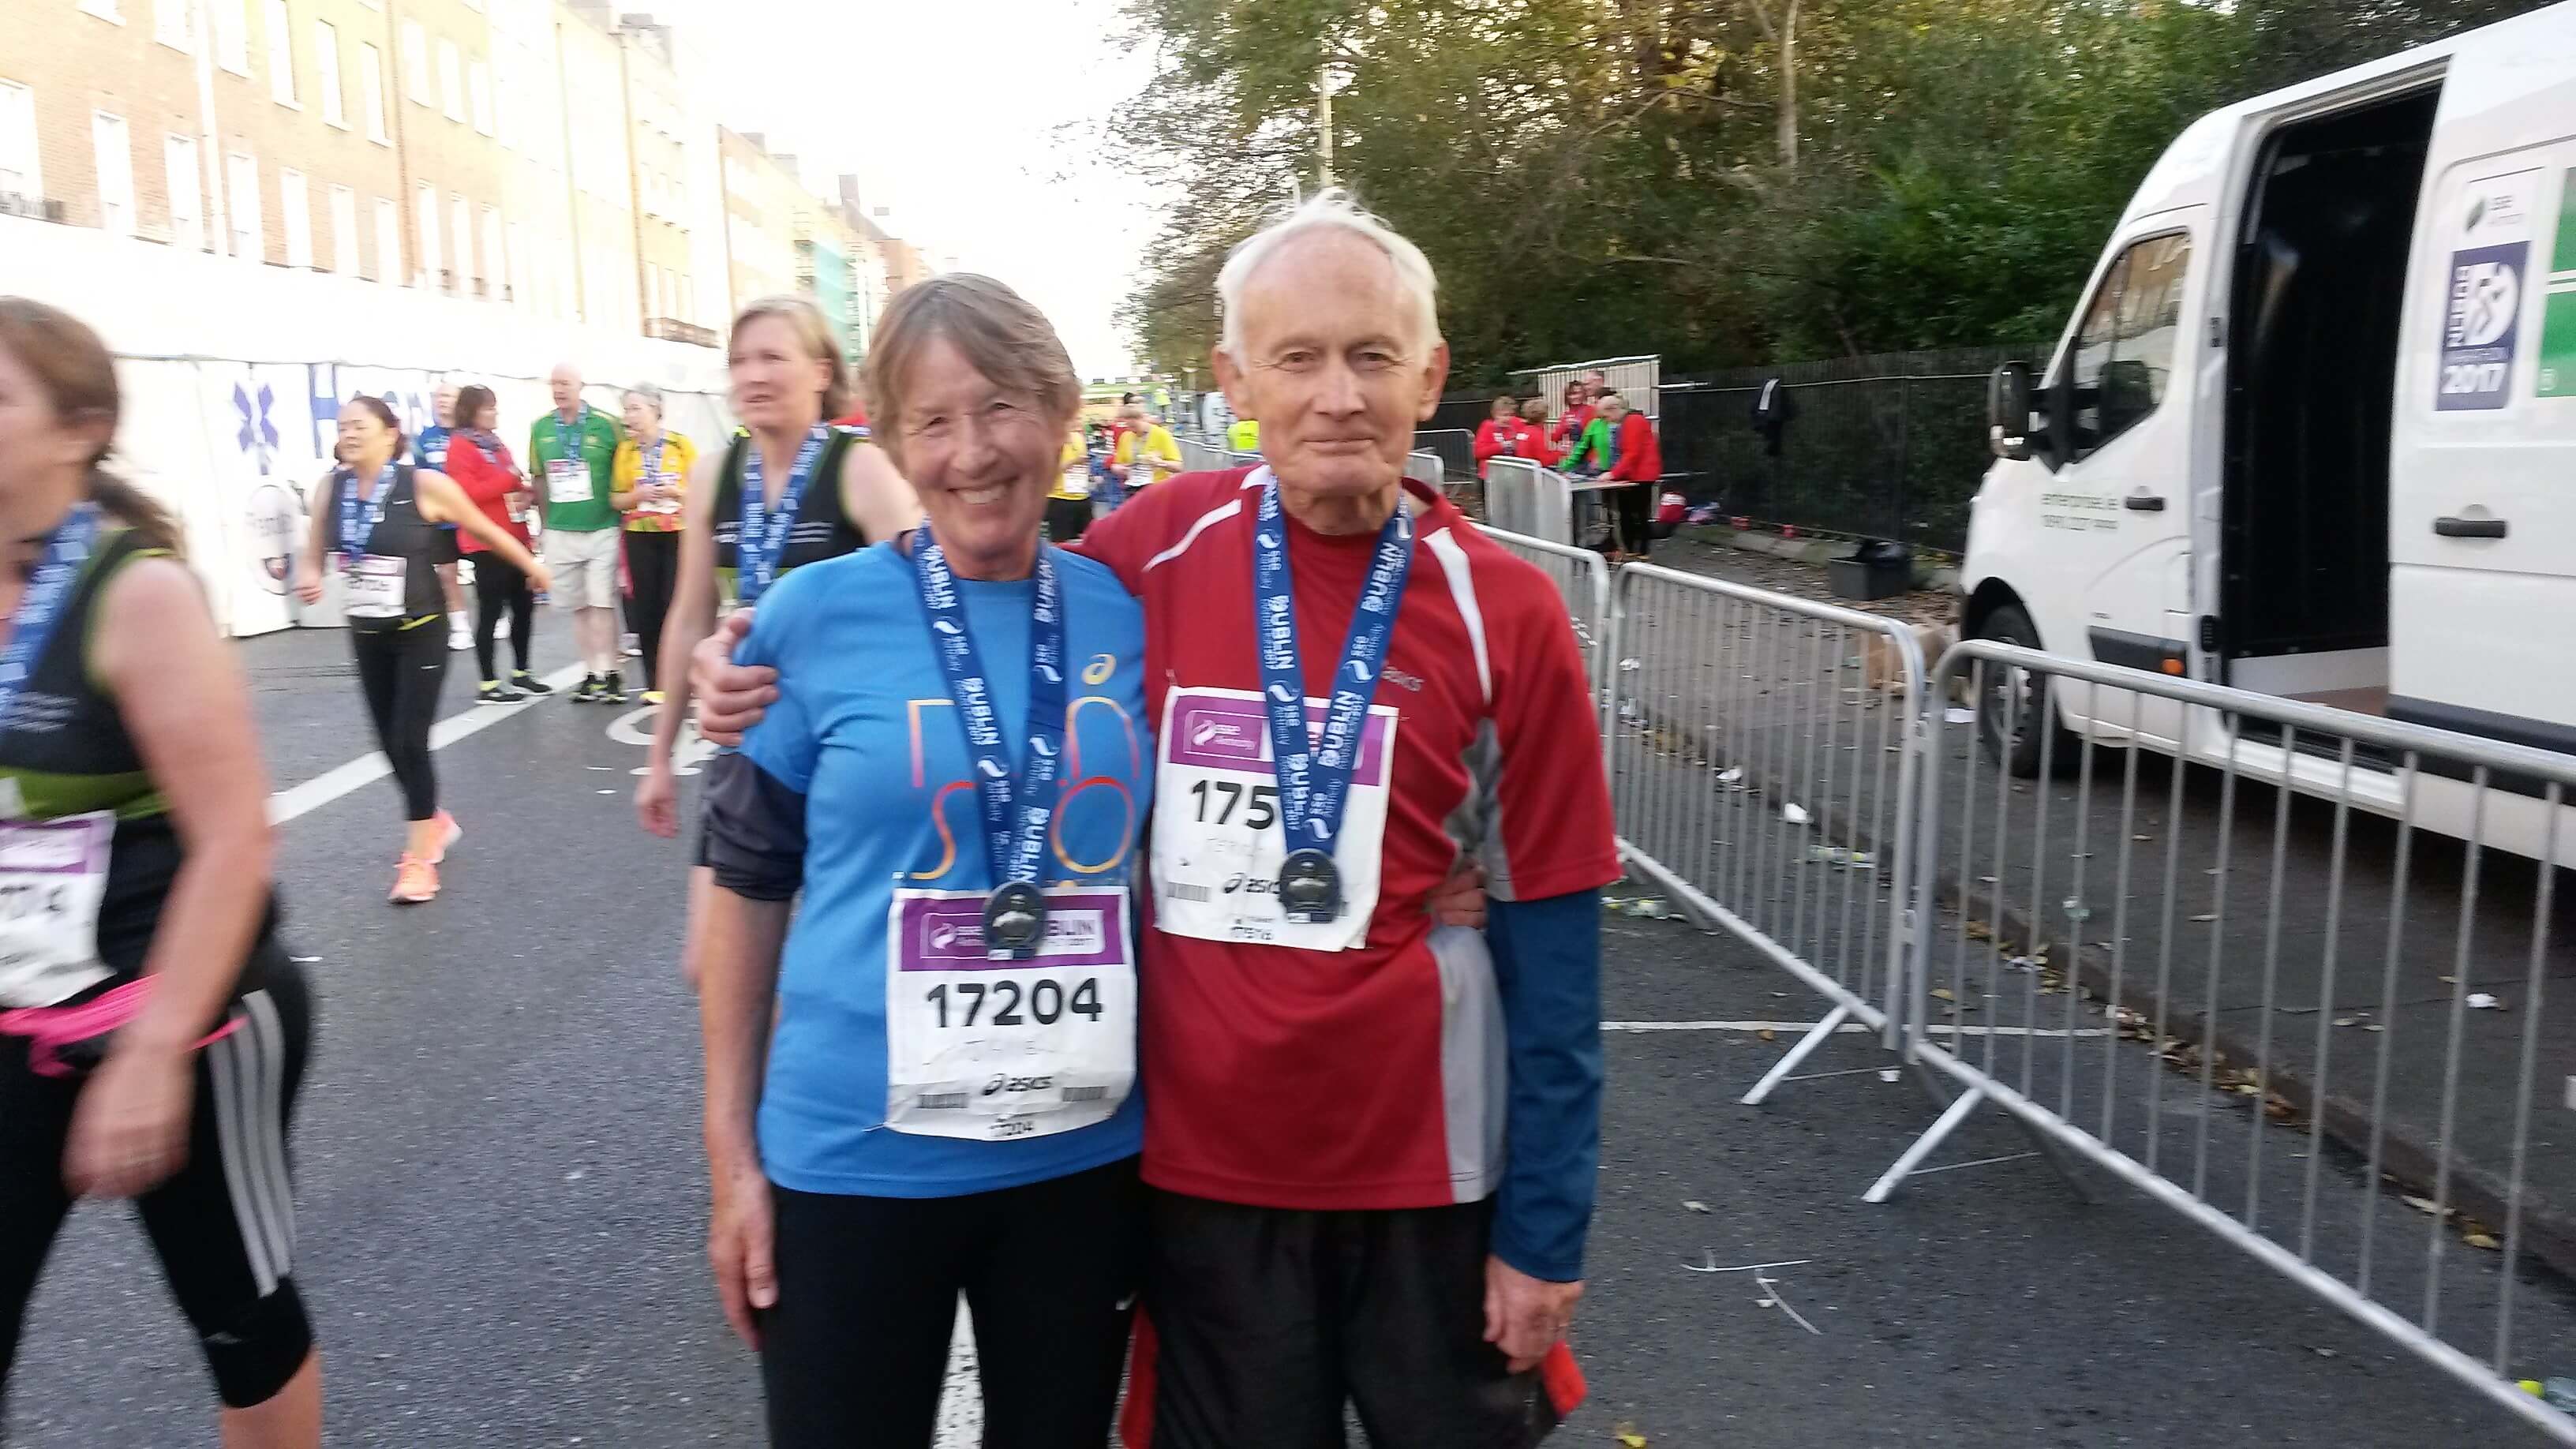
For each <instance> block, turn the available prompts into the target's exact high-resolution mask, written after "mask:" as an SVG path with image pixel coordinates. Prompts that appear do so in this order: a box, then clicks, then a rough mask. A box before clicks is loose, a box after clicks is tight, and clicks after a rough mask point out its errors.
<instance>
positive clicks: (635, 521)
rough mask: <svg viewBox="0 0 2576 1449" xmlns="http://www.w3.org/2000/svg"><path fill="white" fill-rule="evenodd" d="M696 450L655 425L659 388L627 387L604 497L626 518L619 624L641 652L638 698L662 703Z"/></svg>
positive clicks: (658, 420) (659, 421) (659, 407)
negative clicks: (622, 434) (666, 626)
mask: <svg viewBox="0 0 2576 1449" xmlns="http://www.w3.org/2000/svg"><path fill="white" fill-rule="evenodd" d="M697 463H698V450H697V447H696V445H694V444H692V443H691V442H690V441H689V440H688V439H687V438H684V437H682V436H680V435H679V434H678V433H674V432H670V431H668V430H666V429H665V428H664V427H663V426H662V390H661V389H660V388H657V387H655V386H653V385H652V384H650V383H645V384H642V385H639V386H636V387H631V388H628V389H627V390H626V441H624V442H622V443H619V444H618V445H617V459H616V461H615V462H614V463H612V464H610V465H609V477H610V482H609V485H608V501H609V502H610V503H612V504H615V505H616V507H617V511H618V512H619V513H622V514H624V515H625V516H626V579H627V586H628V593H627V596H626V627H627V628H628V629H630V630H632V631H634V634H635V643H636V645H637V647H639V648H641V649H642V650H643V651H644V702H645V703H646V704H660V703H661V702H662V681H661V680H660V679H659V678H658V677H656V676H657V675H658V674H659V672H660V670H661V664H662V618H663V616H664V615H666V614H668V613H669V612H670V611H671V592H672V590H673V588H674V587H675V586H676V585H677V584H678V582H679V578H680V520H681V517H682V515H681V512H680V500H681V498H682V497H683V496H684V495H685V494H686V492H687V490H688V486H689V472H690V470H691V469H693V468H695V467H696V466H697Z"/></svg>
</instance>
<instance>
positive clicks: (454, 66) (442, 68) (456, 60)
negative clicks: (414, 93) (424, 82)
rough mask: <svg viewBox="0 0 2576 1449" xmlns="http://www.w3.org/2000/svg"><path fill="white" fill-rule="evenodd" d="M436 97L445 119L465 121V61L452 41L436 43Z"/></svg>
mask: <svg viewBox="0 0 2576 1449" xmlns="http://www.w3.org/2000/svg"><path fill="white" fill-rule="evenodd" d="M438 95H439V99H440V101H441V102H442V104H441V106H440V107H439V109H440V110H442V111H444V112H445V113H446V115H447V119H449V120H451V121H462V120H464V119H465V59H464V57H463V56H461V55H459V54H458V53H457V50H456V42H455V41H453V40H442V41H440V42H439V43H438Z"/></svg>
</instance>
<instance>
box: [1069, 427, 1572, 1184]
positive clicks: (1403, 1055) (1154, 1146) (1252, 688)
mask: <svg viewBox="0 0 2576 1449" xmlns="http://www.w3.org/2000/svg"><path fill="white" fill-rule="evenodd" d="M1253 474H1254V470H1252V469H1236V470H1232V471H1229V472H1224V473H1185V474H1182V475H1180V476H1178V477H1175V478H1172V479H1170V480H1168V481H1166V482H1163V483H1161V484H1158V485H1156V486H1155V487H1153V488H1151V489H1148V490H1146V491H1144V492H1142V493H1138V494H1134V495H1131V496H1130V498H1129V500H1128V502H1127V503H1126V505H1125V506H1123V507H1121V508H1120V509H1118V511H1116V512H1115V513H1112V514H1110V515H1108V516H1107V517H1106V518H1102V519H1098V520H1096V521H1094V522H1093V524H1092V525H1091V529H1090V531H1089V532H1088V533H1086V534H1085V535H1084V536H1083V538H1082V542H1081V551H1082V552H1083V553H1085V554H1088V555H1090V556H1091V557H1093V558H1096V559H1099V560H1100V561H1102V562H1104V563H1106V564H1108V565H1109V566H1110V567H1112V568H1114V569H1116V570H1117V571H1118V575H1119V577H1120V579H1121V580H1122V581H1124V582H1125V584H1126V585H1127V587H1128V589H1129V590H1131V591H1132V592H1134V593H1135V594H1136V595H1137V596H1138V597H1139V598H1141V599H1142V600H1143V601H1144V604H1145V638H1146V680H1147V684H1146V690H1147V698H1146V709H1147V713H1148V714H1149V716H1151V718H1152V720H1153V722H1154V724H1155V726H1156V728H1157V729H1158V730H1160V729H1161V728H1162V726H1163V724H1164V720H1165V713H1164V710H1165V701H1166V699H1167V698H1168V697H1169V695H1170V694H1171V692H1172V691H1173V690H1176V689H1226V690H1239V691H1245V692H1247V693H1253V694H1257V693H1258V692H1259V690H1260V689H1261V676H1260V667H1259V660H1258V658H1257V656H1256V652H1255V646H1254V630H1253V589H1252V547H1253V543H1252V535H1253V524H1254V519H1255V516H1256V514H1257V513H1258V511H1259V503H1260V494H1259V493H1258V491H1256V490H1255V489H1253V488H1252V487H1251V486H1249V480H1250V479H1251V478H1252V476H1253ZM1407 487H1408V488H1409V489H1410V490H1411V492H1412V495H1413V497H1414V498H1415V499H1416V500H1417V501H1419V502H1420V503H1421V505H1422V507H1421V508H1420V510H1419V511H1418V514H1417V517H1416V529H1415V544H1414V558H1413V567H1412V572H1411V575H1410V577H1409V579H1408V581H1407V583H1406V586H1405V591H1404V601H1403V603H1402V605H1401V607H1400V608H1399V610H1398V612H1397V615H1396V626H1395V632H1394V637H1393V640H1392V642H1391V645H1390V648H1389V652H1388V655H1387V659H1386V665H1385V669H1384V672H1383V676H1382V679H1381V682H1380V684H1379V686H1378V690H1377V694H1376V698H1375V701H1374V703H1375V704H1376V705H1377V706H1380V707H1389V706H1391V707H1392V708H1394V709H1395V711H1396V712H1397V722H1396V733H1395V744H1394V754H1393V759H1392V768H1391V769H1390V770H1389V771H1388V772H1387V779H1388V780H1389V782H1390V785H1389V789H1388V794H1387V811H1386V824H1385V834H1384V844H1383V854H1382V873H1381V876H1380V884H1379V891H1378V905H1377V909H1376V911H1375V913H1374V914H1373V915H1372V916H1371V918H1370V920H1369V924H1368V933H1367V938H1366V940H1365V942H1364V943H1363V944H1361V945H1359V946H1357V947H1354V948H1352V949H1349V950H1342V951H1321V950H1296V949H1289V948H1286V947H1281V946H1273V945H1259V944H1247V943H1243V942H1238V941H1224V940H1205V939H1199V938H1195V937H1186V936H1180V935H1175V934H1171V933H1169V932H1166V931H1163V930H1160V929H1154V930H1149V931H1148V932H1147V933H1146V936H1145V941H1144V959H1143V961H1142V963H1141V970H1140V971H1139V982H1140V990H1141V991H1142V993H1143V998H1142V1005H1141V1016H1142V1020H1141V1022H1140V1031H1139V1035H1140V1038H1141V1041H1140V1046H1139V1050H1140V1055H1141V1065H1142V1069H1143V1074H1144V1081H1145V1082H1146V1105H1145V1159H1144V1173H1145V1178H1146V1180H1147V1181H1149V1182H1151V1183H1153V1184H1154V1185H1155V1186H1157V1187H1161V1188H1165V1189H1167V1190H1170V1191H1173V1192H1181V1193H1187V1194H1190V1195H1192V1196H1198V1197H1207V1198H1214V1199H1217V1200H1220V1201H1226V1202H1236V1203H1246V1204H1251V1205H1255V1206H1264V1207H1282V1208H1309V1209H1345V1208H1409V1207H1434V1206H1439V1205H1442V1204H1446V1203H1453V1202H1473V1201H1477V1200H1479V1199H1482V1198H1484V1197H1485V1196H1487V1195H1489V1194H1490V1193H1491V1192H1492V1190H1493V1188H1494V1186H1495V1185H1496V1184H1497V1182H1498V1181H1499V1179H1500V1175H1501V1169H1502V1160H1501V1159H1502V1143H1503V1131H1502V1124H1503V1113H1504V1106H1505V1101H1504V1098H1505V1084H1504V1082H1503V1080H1502V1063H1503V1021H1502V1016H1501V1012H1500V1009H1499V1006H1498V1005H1497V1002H1496V995H1495V989H1494V985H1493V973H1492V967H1491V964H1490V962H1489V961H1488V959H1487V958H1486V956H1485V954H1484V949H1483V942H1482V938H1481V937H1480V936H1477V935H1476V934H1475V933H1472V932H1465V931H1459V930H1443V931H1441V932H1440V933H1439V935H1438V938H1437V941H1436V943H1435V937H1434V932H1433V923H1432V921H1431V919H1430V917H1429V915H1428V913H1427V903H1428V901H1429V899H1430V896H1431V893H1432V891H1433V890H1434V889H1435V888H1436V887H1437V886H1438V885H1439V884H1440V883H1441V882H1442V881H1443V880H1444V879H1446V878H1447V876H1448V874H1449V871H1450V867H1451V865H1452V863H1453V862H1454V861H1455V860H1457V858H1458V857H1459V856H1460V855H1461V853H1463V852H1466V851H1471V850H1473V851H1476V852H1478V853H1479V854H1480V855H1481V857H1482V859H1483V861H1484V863H1485V866H1486V869H1487V871H1488V872H1489V873H1490V877H1489V889H1490V890H1491V892H1492V894H1493V895H1494V897H1495V898H1496V899H1500V900H1538V899H1542V898H1545V897H1548V896H1556V895H1564V894H1568V893H1570V892H1574V891H1583V890H1591V889H1594V888H1597V887H1599V886H1602V885H1605V884H1607V883H1609V882H1610V881H1613V880H1615V879H1617V878H1618V875H1619V865H1618V859H1617V852H1616V849H1615V847H1614V844H1613V840H1612V835H1611V820H1610V799H1609V790H1608V786H1607V783H1606V781H1605V780H1604V778H1603V774H1602V768H1601V750H1600V736H1599V733H1598V727H1597V725H1596V723H1595V721H1594V719H1593V714H1592V708H1593V706H1592V691H1591V688H1590V686H1589V685H1588V684H1587V683H1586V681H1585V677H1584V671H1583V661H1582V656H1581V653H1580V651H1579V649H1578V647H1577V645H1576V643H1575V639H1574V633H1573V630H1572V628H1571V626H1570V624H1569V622H1568V619H1567V616H1566V611H1565V606H1564V604H1563V603H1562V601H1561V598H1560V596H1559V594H1558V593H1557V590H1556V587H1555V585H1554V584H1553V583H1552V582H1550V581H1549V579H1548V578H1547V576H1546V575H1544V574H1542V573H1541V572H1539V571H1538V570H1537V569H1536V568H1533V567H1531V566H1530V565H1529V564H1528V563H1526V562H1523V561H1522V560H1521V559H1519V558H1516V557H1514V556H1513V555H1512V554H1510V553H1508V552H1506V551H1505V550H1504V549H1503V548H1502V547H1501V546H1499V545H1497V544H1495V543H1493V542H1492V541H1491V540H1489V539H1487V538H1486V537H1485V536H1484V535H1483V534H1482V533H1481V532H1479V531H1478V530H1477V529H1476V527H1475V526H1474V525H1473V524H1471V523H1469V522H1468V521H1467V520H1466V518H1465V517H1464V515H1462V514H1460V513H1459V512H1458V511H1457V509H1455V508H1454V507H1452V506H1451V505H1450V504H1449V503H1448V502H1447V501H1446V500H1444V499H1442V498H1441V497H1440V496H1439V495H1438V494H1436V493H1433V492H1430V491H1429V490H1427V489H1422V488H1419V487H1415V486H1414V485H1411V484H1408V485H1407ZM1286 526H1287V530H1288V535H1289V559H1290V569H1291V571H1292V575H1293V578H1294V580H1295V586H1296V612H1297V636H1298V645H1299V649H1300V652H1301V653H1302V655H1303V656H1304V657H1303V660H1302V663H1303V667H1304V670H1305V676H1306V688H1307V691H1308V693H1309V695H1310V697H1314V698H1321V697H1322V696H1324V695H1326V694H1327V693H1329V690H1330V685H1331V680H1332V676H1333V672H1334V670H1335V669H1336V668H1337V667H1338V665H1339V663H1340V657H1341V649H1342V641H1343V638H1344V636H1345V634H1346V633H1347V632H1348V630H1349V627H1350V621H1351V614H1352V612H1353V610H1354V608H1355V607H1356V605H1357V603H1358V599H1359V595H1360V591H1361V589H1362V586H1363V583H1364V581H1365V579H1366V577H1367V574H1368V568H1369V560H1370V554H1371V552H1372V550H1373V549H1374V548H1375V546H1376V542H1377V540H1376V536H1375V535H1374V534H1363V535H1356V536H1326V535H1323V534H1318V533H1315V532H1314V531H1312V530H1311V529H1308V528H1306V527H1305V526H1304V525H1302V524H1299V523H1297V522H1295V521H1294V520H1293V519H1292V520H1286ZM1158 748H1159V749H1161V750H1162V751H1163V752H1164V754H1165V758H1167V759H1168V758H1170V750H1171V748H1172V746H1171V743H1170V742H1169V741H1166V742H1164V744H1162V745H1161V746H1158ZM1159 788H1160V787H1159V786H1158V789H1159ZM1159 874H1160V873H1159V872H1158V877H1159ZM1170 885H1171V882H1167V881H1164V880H1162V879H1159V878H1158V879H1157V880H1156V882H1155V887H1154V889H1155V892H1156V894H1155V897H1154V903H1155V905H1156V907H1158V908H1159V907H1160V906H1161V905H1162V903H1163V902H1164V900H1165V899H1166V896H1165V895H1164V892H1165V891H1166V890H1167V889H1168V888H1169V887H1170Z"/></svg>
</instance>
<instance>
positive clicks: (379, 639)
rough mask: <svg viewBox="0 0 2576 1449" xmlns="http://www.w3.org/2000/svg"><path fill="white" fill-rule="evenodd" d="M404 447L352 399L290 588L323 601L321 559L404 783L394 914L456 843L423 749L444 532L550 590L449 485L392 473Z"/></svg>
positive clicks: (436, 651) (441, 647) (388, 422)
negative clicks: (467, 538)
mask: <svg viewBox="0 0 2576 1449" xmlns="http://www.w3.org/2000/svg"><path fill="white" fill-rule="evenodd" d="M402 447H403V435H402V429H401V427H400V426H398V425H397V424H396V423H395V422H394V414H393V409H391V408H389V407H387V406H385V404H384V403H383V402H382V401H380V400H378V399H376V398H371V397H356V398H351V399H350V400H349V404H348V406H346V407H344V408H342V409H341V410H340V445H339V455H340V461H341V466H340V467H339V468H337V469H335V470H333V471H332V473H331V476H330V477H328V478H325V479H324V480H323V481H322V487H321V489H320V491H319V492H317V493H316V494H315V495H314V499H313V535H312V537H311V538H309V539H307V540H306V542H305V546H304V559H303V565H302V567H301V568H300V569H299V570H298V571H297V574H296V584H295V592H296V596H297V597H299V598H301V599H303V600H304V602H306V603H308V604H318V603H320V602H321V601H322V595H323V572H322V569H323V560H324V558H325V556H326V555H327V556H328V557H329V559H330V563H331V567H332V569H333V571H334V572H335V573H336V574H337V575H338V577H339V580H340V587H341V602H342V606H343V607H344V608H345V610H346V611H347V614H348V619H349V646H350V651H351V652H352V653H353V654H355V655H356V656H357V661H358V682H359V685H360V687H361V688H362V689H363V691H364V692H365V694H366V699H367V716H368V718H369V719H370V720H371V721H373V722H374V724H375V727H376V742H377V744H378V745H379V746H381V747H382V748H383V750H384V752H385V759H386V760H387V761H388V762H390V763H391V764H392V766H393V772H394V778H395V780H397V781H398V782H400V783H401V785H402V791H403V807H404V812H405V815H406V817H407V818H408V820H409V821H410V824H409V827H408V831H407V834H406V835H405V837H404V841H403V852H402V859H401V860H400V862H399V863H397V864H396V866H395V868H394V888H393V892H392V895H391V896H390V897H389V899H391V900H392V901H394V902H395V903H396V904H398V905H405V904H417V903H419V902H422V901H426V900H429V899H430V898H432V897H434V896H436V895H437V894H438V864H439V862H440V861H442V860H444V859H446V858H447V847H449V846H450V845H453V844H455V843H456V838H457V837H458V836H459V835H461V834H463V833H464V832H463V831H462V830H460V829H459V828H458V827H457V824H456V817H454V816H452V815H450V814H448V813H447V812H446V811H444V810H441V809H439V808H438V775H437V772H436V771H435V769H433V767H432V766H431V763H430V750H429V727H430V726H431V725H432V724H433V723H435V722H436V721H437V718H438V687H439V685H440V684H441V683H442V682H443V681H444V680H445V679H446V678H447V631H446V630H445V629H444V628H441V627H439V625H440V623H441V621H442V620H443V619H444V618H445V617H446V612H447V603H446V595H445V592H444V591H443V590H442V589H441V587H440V585H439V578H438V571H437V570H438V565H440V564H441V563H445V562H447V561H448V560H450V559H452V558H453V557H454V556H455V547H456V545H455V543H454V535H452V534H451V533H449V532H448V529H449V527H451V526H452V527H455V528H461V529H463V530H465V531H466V532H467V533H470V534H472V535H474V537H475V539H476V540H477V541H478V542H480V543H481V544H482V545H483V546H484V547H485V548H488V549H490V550H491V551H492V552H493V553H494V554H495V555H497V556H498V557H500V558H501V559H502V560H503V561H504V562H507V563H508V564H510V565H511V566H512V567H514V568H517V569H519V570H520V571H521V572H523V573H525V574H526V575H527V576H528V580H529V583H530V585H531V586H532V587H534V588H535V589H537V590H538V591H539V592H543V591H544V590H545V589H546V588H547V587H548V586H550V585H551V584H552V583H553V579H552V578H550V577H549V576H548V575H547V573H546V571H545V569H544V568H543V567H542V566H540V565H539V564H538V563H537V561H536V560H535V559H534V558H532V557H530V556H529V554H528V550H527V546H526V545H524V544H522V543H520V542H519V541H518V539H516V538H514V537H512V536H511V535H510V533H509V531H508V530H507V529H504V528H503V527H501V525H499V524H497V523H494V522H493V521H492V520H491V519H490V518H489V517H487V516H486V515H485V514H484V512H483V510H482V509H480V508H477V507H475V506H474V503H473V501H472V500H471V499H469V498H467V497H466V496H465V490H464V489H462V488H459V487H457V486H456V483H455V481H454V480H453V479H451V478H449V477H448V476H447V475H446V474H444V473H440V472H436V471H433V470H429V469H420V468H413V467H411V466H410V465H408V464H401V463H396V462H395V461H394V459H396V458H398V457H400V456H401V455H402Z"/></svg>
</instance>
